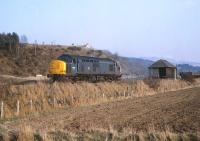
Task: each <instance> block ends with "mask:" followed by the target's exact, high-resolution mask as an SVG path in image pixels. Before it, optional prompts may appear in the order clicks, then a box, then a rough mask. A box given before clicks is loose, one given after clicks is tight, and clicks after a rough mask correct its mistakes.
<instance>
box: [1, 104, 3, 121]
mask: <svg viewBox="0 0 200 141" xmlns="http://www.w3.org/2000/svg"><path fill="white" fill-rule="evenodd" d="M3 110H4V109H3V101H1V119H2V118H3V116H4V113H3V112H4V111H3Z"/></svg>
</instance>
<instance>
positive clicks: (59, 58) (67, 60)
mask: <svg viewBox="0 0 200 141" xmlns="http://www.w3.org/2000/svg"><path fill="white" fill-rule="evenodd" d="M58 60H62V61H65V62H67V63H72V60H73V59H72V57H71V56H70V55H65V54H64V55H61V56H60V57H58Z"/></svg>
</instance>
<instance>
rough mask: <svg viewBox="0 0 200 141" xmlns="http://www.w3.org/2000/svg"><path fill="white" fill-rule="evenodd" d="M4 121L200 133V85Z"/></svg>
mask: <svg viewBox="0 0 200 141" xmlns="http://www.w3.org/2000/svg"><path fill="white" fill-rule="evenodd" d="M2 124H3V126H4V127H6V128H8V129H11V130H18V129H19V128H20V127H21V126H22V125H25V126H30V127H31V128H33V129H34V130H38V131H43V132H44V131H47V132H48V131H50V130H51V129H52V130H54V131H55V130H62V131H65V130H66V131H88V130H90V129H103V130H104V129H105V130H110V129H114V130H116V131H119V132H120V131H122V130H124V129H131V130H132V131H135V132H140V131H144V132H145V131H149V130H155V131H164V130H170V131H172V132H177V133H184V132H200V87H196V88H190V89H185V90H179V91H174V92H167V93H162V94H156V95H152V96H145V97H139V98H136V97H135V98H134V97H133V98H129V99H124V100H119V101H115V102H110V103H103V104H99V105H90V106H84V107H71V108H66V109H58V110H54V111H52V112H49V113H44V114H40V115H35V116H29V117H26V118H21V119H15V120H11V121H6V122H3V123H2Z"/></svg>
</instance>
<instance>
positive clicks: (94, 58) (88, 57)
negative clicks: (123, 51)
mask: <svg viewBox="0 0 200 141" xmlns="http://www.w3.org/2000/svg"><path fill="white" fill-rule="evenodd" d="M62 55H66V56H69V57H72V58H74V57H77V58H85V59H93V60H105V61H112V62H115V61H114V60H112V59H110V58H98V57H90V56H80V55H70V54H62ZM62 55H61V56H62Z"/></svg>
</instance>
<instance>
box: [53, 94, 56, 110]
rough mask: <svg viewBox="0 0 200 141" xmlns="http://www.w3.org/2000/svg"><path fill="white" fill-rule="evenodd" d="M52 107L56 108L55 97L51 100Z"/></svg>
mask: <svg viewBox="0 0 200 141" xmlns="http://www.w3.org/2000/svg"><path fill="white" fill-rule="evenodd" d="M53 106H54V107H56V97H55V96H54V98H53Z"/></svg>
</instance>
